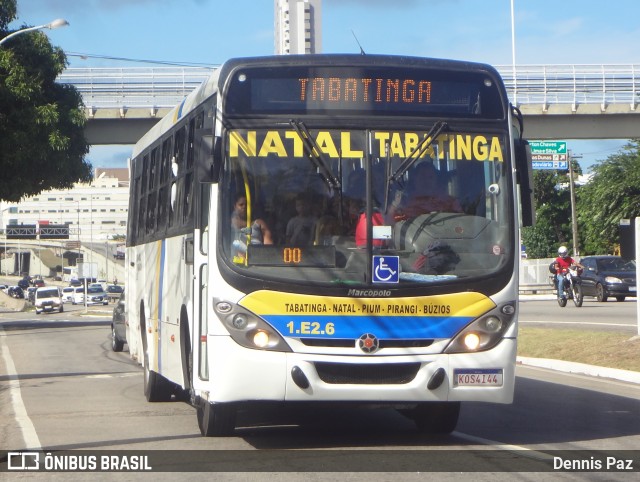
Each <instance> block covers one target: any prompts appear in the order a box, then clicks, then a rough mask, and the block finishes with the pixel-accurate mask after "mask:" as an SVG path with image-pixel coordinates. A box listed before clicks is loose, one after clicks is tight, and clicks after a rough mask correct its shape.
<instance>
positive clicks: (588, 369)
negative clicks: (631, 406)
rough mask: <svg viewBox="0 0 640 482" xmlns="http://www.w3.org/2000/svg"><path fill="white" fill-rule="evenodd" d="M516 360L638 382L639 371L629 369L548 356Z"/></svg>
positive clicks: (593, 375)
mask: <svg viewBox="0 0 640 482" xmlns="http://www.w3.org/2000/svg"><path fill="white" fill-rule="evenodd" d="M516 362H517V363H518V364H520V365H527V366H532V367H538V368H548V369H549V370H555V371H560V372H565V373H576V374H579V375H587V376H590V377H596V378H611V379H614V380H620V381H623V382H629V383H637V384H640V372H633V371H631V370H620V369H617V368H606V367H599V366H594V365H587V364H584V363H576V362H568V361H563V360H551V359H549V358H530V357H523V356H519V357H516Z"/></svg>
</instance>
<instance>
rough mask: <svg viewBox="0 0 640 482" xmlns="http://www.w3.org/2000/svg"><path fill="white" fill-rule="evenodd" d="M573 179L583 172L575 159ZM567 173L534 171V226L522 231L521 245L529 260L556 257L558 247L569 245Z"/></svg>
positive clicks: (569, 221) (569, 208)
mask: <svg viewBox="0 0 640 482" xmlns="http://www.w3.org/2000/svg"><path fill="white" fill-rule="evenodd" d="M572 162H573V169H574V176H575V175H577V173H580V172H582V170H581V169H580V166H579V165H578V163H577V162H576V161H575V160H574V161H572ZM568 182H569V176H568V171H557V170H536V171H535V172H534V174H533V186H534V187H533V192H534V198H535V202H536V225H535V226H531V227H526V228H523V229H522V243H523V244H524V245H525V246H526V247H527V254H528V256H529V257H530V258H548V257H554V256H555V255H556V250H557V249H558V246H560V245H566V244H571V240H572V236H571V196H570V189H569V184H568Z"/></svg>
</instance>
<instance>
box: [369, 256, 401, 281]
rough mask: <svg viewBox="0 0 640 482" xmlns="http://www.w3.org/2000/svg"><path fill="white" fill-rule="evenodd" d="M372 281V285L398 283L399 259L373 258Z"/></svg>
mask: <svg viewBox="0 0 640 482" xmlns="http://www.w3.org/2000/svg"><path fill="white" fill-rule="evenodd" d="M372 281H373V282H374V283H398V282H399V281H400V257H399V256H374V257H373V280H372Z"/></svg>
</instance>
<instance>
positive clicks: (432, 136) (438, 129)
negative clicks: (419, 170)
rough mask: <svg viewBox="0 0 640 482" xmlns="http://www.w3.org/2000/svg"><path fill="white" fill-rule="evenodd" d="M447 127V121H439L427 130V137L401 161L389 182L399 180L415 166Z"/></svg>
mask: <svg viewBox="0 0 640 482" xmlns="http://www.w3.org/2000/svg"><path fill="white" fill-rule="evenodd" d="M447 127H448V124H447V123H446V122H445V121H438V122H436V123H435V124H433V127H432V128H431V130H430V131H429V132H427V135H426V136H425V137H423V138H422V140H421V141H420V143H419V144H418V145H417V146H416V148H415V149H414V150H413V152H412V153H411V154H409V155H408V156H407V157H406V158H405V159H404V161H402V162H401V163H400V165H399V166H398V169H396V171H395V172H394V173H393V174H392V175H391V177H390V178H389V179H387V182H389V181H393V182H397V181H398V179H400V178H401V177H402V176H403V175H404V173H405V172H407V170H408V169H409V168H410V167H411V166H413V165H414V164H415V163H416V162H417V161H418V159H420V157H421V156H422V155H423V154H424V153H425V151H426V150H427V149H429V147H431V144H433V141H435V140H436V139H437V138H438V136H439V135H440V134H441V133H442V131H443V130H444V129H446V128H447Z"/></svg>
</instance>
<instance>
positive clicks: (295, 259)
mask: <svg viewBox="0 0 640 482" xmlns="http://www.w3.org/2000/svg"><path fill="white" fill-rule="evenodd" d="M282 260H283V261H284V262H285V263H294V264H297V263H299V262H300V261H302V250H301V249H300V248H284V251H283V253H282Z"/></svg>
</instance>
